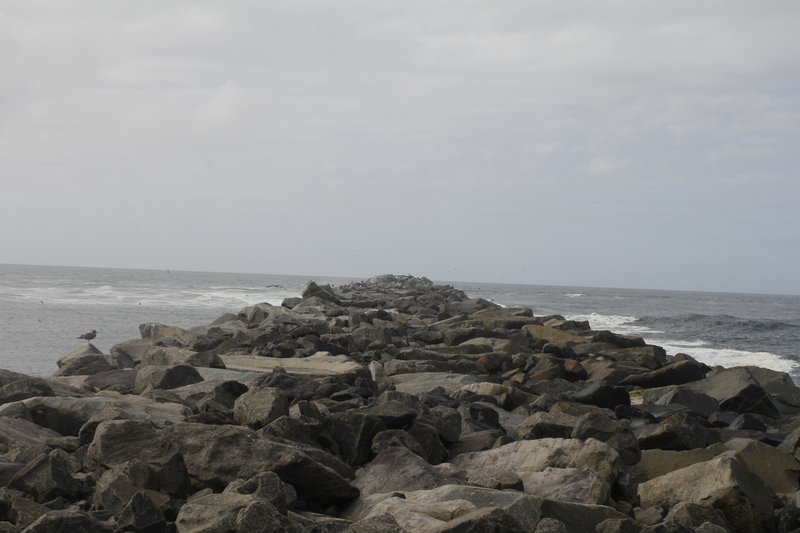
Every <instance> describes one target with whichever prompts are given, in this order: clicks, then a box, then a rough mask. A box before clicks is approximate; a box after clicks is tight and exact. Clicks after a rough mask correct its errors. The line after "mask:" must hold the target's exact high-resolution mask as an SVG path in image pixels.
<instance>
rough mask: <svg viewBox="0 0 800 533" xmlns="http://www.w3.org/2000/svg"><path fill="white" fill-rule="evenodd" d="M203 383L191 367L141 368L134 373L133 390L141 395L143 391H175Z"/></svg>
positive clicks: (201, 377) (154, 366)
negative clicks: (178, 388) (185, 386)
mask: <svg viewBox="0 0 800 533" xmlns="http://www.w3.org/2000/svg"><path fill="white" fill-rule="evenodd" d="M199 381H203V376H201V375H200V374H199V373H198V372H197V370H195V368H194V367H193V366H191V365H174V366H156V365H153V366H143V367H141V368H139V371H138V372H137V373H136V382H135V385H134V390H135V392H136V393H137V394H141V393H142V392H143V391H144V390H145V389H148V388H150V389H175V388H177V387H182V386H184V385H191V384H192V383H197V382H199Z"/></svg>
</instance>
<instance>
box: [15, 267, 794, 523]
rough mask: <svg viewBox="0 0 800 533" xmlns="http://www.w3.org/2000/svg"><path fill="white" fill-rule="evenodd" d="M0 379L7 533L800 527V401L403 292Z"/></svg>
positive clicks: (398, 285) (317, 304) (312, 298)
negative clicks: (46, 373)
mask: <svg viewBox="0 0 800 533" xmlns="http://www.w3.org/2000/svg"><path fill="white" fill-rule="evenodd" d="M140 331H141V334H142V338H141V339H133V340H130V341H125V342H122V343H120V344H117V345H116V346H114V347H113V348H112V349H111V350H110V352H111V353H109V354H103V353H100V351H98V350H97V349H96V348H94V346H92V345H91V344H89V345H87V346H85V347H83V348H81V349H79V350H76V351H75V352H72V353H70V354H68V355H66V356H65V357H63V358H61V359H60V360H59V361H58V371H57V372H56V375H55V376H53V377H32V376H27V375H23V374H17V373H13V372H10V371H0V453H2V455H0V532H5V531H8V532H18V531H24V532H53V531H70V532H95V531H96V532H112V531H113V532H117V531H120V532H121V531H138V532H148V533H161V532H173V531H176V532H179V533H189V532H219V533H227V532H255V531H272V532H308V533H311V532H319V533H327V532H330V533H334V532H336V533H338V532H354V533H382V532H387V533H388V532H395V531H407V532H425V531H430V532H454V533H455V532H476V533H477V532H520V531H525V532H538V533H557V532H568V533H573V532H577V533H582V532H587V533H594V532H601V533H612V532H619V533H628V532H630V533H635V532H643V533H644V532H647V533H667V532H678V533H683V532H692V531H696V532H702V533H717V532H736V533H739V532H772V531H777V532H789V531H800V529H798V528H800V490H799V489H800V486H798V473H799V472H800V462H798V459H797V458H798V457H800V450H799V449H800V389H798V388H797V387H795V386H794V384H793V383H792V381H791V379H790V378H789V376H788V375H786V374H783V373H779V372H775V371H770V370H765V369H761V368H756V367H737V368H728V369H723V368H709V367H707V366H706V365H704V364H702V363H699V362H697V361H696V360H694V359H692V358H691V357H689V356H687V355H683V354H666V353H665V351H664V350H663V349H662V348H660V347H658V346H652V345H647V344H645V342H644V341H643V340H642V339H641V338H638V337H631V336H624V335H618V334H615V333H613V332H610V331H595V330H591V329H590V328H589V324H588V323H586V322H576V321H570V320H565V319H564V318H563V317H560V316H535V315H534V313H533V312H532V311H531V310H530V309H526V308H503V307H500V306H497V305H496V304H493V303H491V302H488V301H486V300H481V299H470V298H468V297H467V296H466V295H465V294H464V293H463V292H461V291H458V290H455V289H453V288H452V287H446V286H437V285H434V284H433V283H432V282H430V281H429V280H427V279H425V278H413V277H410V276H381V277H378V278H373V279H370V280H367V281H363V282H359V283H353V284H350V285H344V286H340V287H337V288H332V287H330V286H319V285H317V284H315V283H314V282H309V284H308V285H307V287H306V289H305V291H304V293H303V296H302V298H291V299H288V300H286V301H284V303H283V305H281V306H272V305H269V304H259V305H255V306H251V307H246V308H244V309H242V310H241V311H239V312H238V313H236V314H234V313H230V314H226V315H224V316H221V317H220V318H219V319H217V320H216V321H214V322H213V323H211V324H209V325H207V326H198V327H195V328H190V329H188V330H184V329H180V328H177V327H172V326H168V325H163V324H143V325H142V326H141V327H140Z"/></svg>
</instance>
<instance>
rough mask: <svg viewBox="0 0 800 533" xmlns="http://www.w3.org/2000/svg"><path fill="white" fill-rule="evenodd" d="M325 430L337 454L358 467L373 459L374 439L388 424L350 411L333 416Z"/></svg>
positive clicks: (376, 418) (373, 417) (367, 415)
mask: <svg viewBox="0 0 800 533" xmlns="http://www.w3.org/2000/svg"><path fill="white" fill-rule="evenodd" d="M325 429H326V435H327V436H328V438H329V439H330V440H331V442H332V443H333V444H334V451H335V452H336V454H337V455H339V456H340V457H342V459H344V460H345V461H346V462H348V463H349V464H351V465H356V466H357V465H363V464H364V463H366V462H368V461H369V460H370V459H371V458H372V439H374V438H375V435H377V434H378V433H380V432H381V431H384V430H385V429H386V424H384V422H383V420H381V419H380V418H379V417H377V416H374V415H369V414H366V413H363V412H353V411H350V412H344V413H334V414H333V415H331V416H330V417H329V418H328V420H327V422H326V428H325Z"/></svg>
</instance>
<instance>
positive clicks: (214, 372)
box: [195, 367, 271, 385]
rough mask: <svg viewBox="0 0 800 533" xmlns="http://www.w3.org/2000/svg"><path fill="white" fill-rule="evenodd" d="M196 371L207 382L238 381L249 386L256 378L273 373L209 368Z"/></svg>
mask: <svg viewBox="0 0 800 533" xmlns="http://www.w3.org/2000/svg"><path fill="white" fill-rule="evenodd" d="M195 370H197V373H198V374H200V375H201V376H203V379H205V380H207V381H238V382H239V383H242V384H244V385H247V384H248V383H250V382H251V381H253V380H254V379H256V378H260V377H261V376H263V375H264V374H266V373H267V372H271V370H268V371H263V372H250V371H246V370H232V369H230V368H207V367H195Z"/></svg>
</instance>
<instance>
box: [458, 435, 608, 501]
mask: <svg viewBox="0 0 800 533" xmlns="http://www.w3.org/2000/svg"><path fill="white" fill-rule="evenodd" d="M452 464H453V466H455V467H456V468H460V469H463V470H465V471H466V472H467V474H468V475H476V474H477V473H478V472H487V471H489V472H491V471H494V470H498V469H499V470H508V471H511V472H514V473H516V474H517V475H518V476H519V477H520V479H522V481H523V482H524V483H525V484H526V490H527V480H528V478H529V476H531V475H532V474H535V473H537V472H542V471H543V470H545V469H546V468H548V467H553V468H578V467H586V468H590V469H591V470H593V471H594V472H595V473H596V474H597V475H598V476H599V477H600V479H602V480H604V481H605V482H606V483H608V484H609V485H610V484H611V483H612V482H613V481H614V478H616V476H617V472H618V471H619V453H618V452H617V451H616V450H614V449H613V448H611V447H610V446H608V445H607V444H604V443H602V442H600V441H597V440H595V439H587V440H586V441H580V440H577V439H539V440H535V441H519V442H513V443H511V444H506V445H505V446H501V447H499V448H496V449H493V450H486V451H482V452H473V453H466V454H462V455H459V456H458V457H455V458H454V459H453V460H452Z"/></svg>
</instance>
